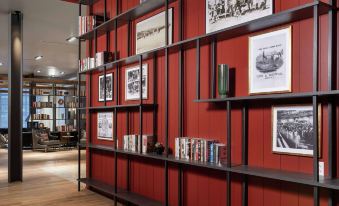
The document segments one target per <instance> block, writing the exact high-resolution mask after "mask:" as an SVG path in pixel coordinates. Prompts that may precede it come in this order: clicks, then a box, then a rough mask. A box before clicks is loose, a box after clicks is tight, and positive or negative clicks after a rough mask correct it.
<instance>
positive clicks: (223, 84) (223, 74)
mask: <svg viewBox="0 0 339 206" xmlns="http://www.w3.org/2000/svg"><path fill="white" fill-rule="evenodd" d="M228 92H229V67H228V65H227V64H219V65H218V93H219V96H220V98H226V97H227V94H228Z"/></svg>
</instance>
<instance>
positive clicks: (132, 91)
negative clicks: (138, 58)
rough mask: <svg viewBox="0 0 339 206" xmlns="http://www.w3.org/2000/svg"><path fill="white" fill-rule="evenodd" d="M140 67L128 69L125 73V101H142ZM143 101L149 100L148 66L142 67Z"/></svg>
mask: <svg viewBox="0 0 339 206" xmlns="http://www.w3.org/2000/svg"><path fill="white" fill-rule="evenodd" d="M139 72H140V67H139V65H138V66H134V67H129V68H126V71H125V100H126V101H128V100H138V99H140V73H139ZM142 75H143V78H142V99H147V98H148V64H143V65H142Z"/></svg>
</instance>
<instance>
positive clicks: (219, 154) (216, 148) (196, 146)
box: [175, 137, 227, 164]
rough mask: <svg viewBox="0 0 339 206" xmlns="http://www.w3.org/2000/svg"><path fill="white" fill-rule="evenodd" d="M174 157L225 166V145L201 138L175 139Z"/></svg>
mask: <svg viewBox="0 0 339 206" xmlns="http://www.w3.org/2000/svg"><path fill="white" fill-rule="evenodd" d="M175 157H176V158H180V159H187V160H196V161H201V162H211V163H217V164H226V160H227V148H226V145H225V144H222V143H218V142H217V141H215V140H209V139H203V138H189V137H177V138H175Z"/></svg>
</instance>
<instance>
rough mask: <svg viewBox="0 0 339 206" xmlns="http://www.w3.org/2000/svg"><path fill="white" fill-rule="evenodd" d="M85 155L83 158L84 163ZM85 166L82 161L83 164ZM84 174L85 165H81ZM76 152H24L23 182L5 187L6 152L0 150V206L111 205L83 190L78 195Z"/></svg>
mask: <svg viewBox="0 0 339 206" xmlns="http://www.w3.org/2000/svg"><path fill="white" fill-rule="evenodd" d="M84 155H85V154H84V152H83V154H82V156H83V159H85V156H84ZM83 162H84V161H83ZM82 170H83V171H84V170H85V165H84V164H83V165H82ZM76 179H77V151H76V150H73V151H59V152H49V153H42V152H32V151H24V181H23V182H22V183H14V184H9V183H7V150H4V149H0V205H1V206H2V205H4V206H21V205H30V206H35V205H38V206H40V205H48V206H54V205H63V206H64V205H66V206H68V205H69V206H73V205H81V206H97V205H100V206H106V205H113V204H114V202H113V201H112V200H111V199H109V198H106V197H104V196H101V195H99V194H96V193H94V192H92V191H89V190H87V189H85V186H84V185H82V189H81V191H80V192H78V191H77V182H76Z"/></svg>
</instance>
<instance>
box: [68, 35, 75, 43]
mask: <svg viewBox="0 0 339 206" xmlns="http://www.w3.org/2000/svg"><path fill="white" fill-rule="evenodd" d="M76 39H77V38H76V37H74V36H71V37H68V38H67V39H66V41H68V42H74V41H75V40H76Z"/></svg>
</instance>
